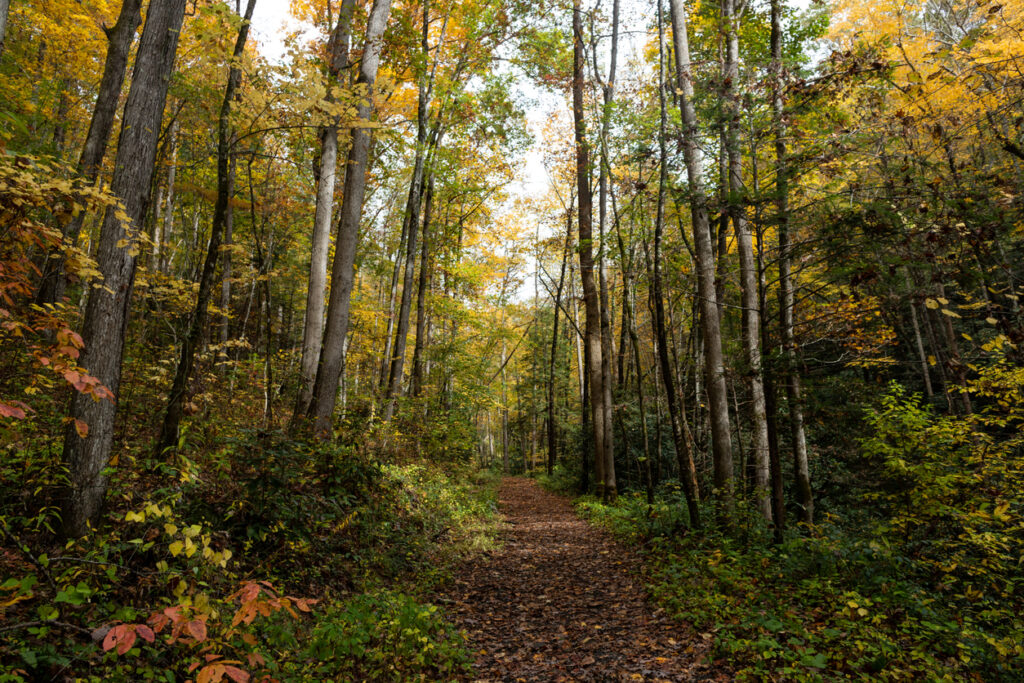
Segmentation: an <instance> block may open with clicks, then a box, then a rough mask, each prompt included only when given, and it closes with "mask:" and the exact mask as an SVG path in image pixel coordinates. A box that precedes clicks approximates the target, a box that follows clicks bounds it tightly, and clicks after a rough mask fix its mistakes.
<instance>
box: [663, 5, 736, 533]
mask: <svg viewBox="0 0 1024 683" xmlns="http://www.w3.org/2000/svg"><path fill="white" fill-rule="evenodd" d="M671 3H672V33H673V40H674V43H675V58H676V79H677V81H678V83H677V85H678V87H677V90H678V92H679V104H680V110H681V114H682V122H683V130H682V133H683V159H684V162H685V164H686V173H687V178H688V179H689V182H690V213H691V215H692V221H693V242H694V254H695V256H696V261H697V264H696V265H697V296H698V298H699V299H700V314H701V323H702V327H703V332H704V371H705V378H706V384H707V392H708V404H709V413H710V419H711V444H712V459H713V468H714V484H715V493H716V498H717V500H718V501H719V505H720V508H721V512H722V513H723V514H724V515H725V516H726V517H728V516H729V514H730V513H731V511H732V507H733V462H732V441H731V436H730V434H729V397H728V393H727V388H726V384H725V367H724V361H723V358H722V331H721V325H720V319H719V316H718V296H717V293H716V291H715V257H714V251H713V249H712V245H711V232H710V221H709V218H708V199H707V192H706V191H705V189H704V178H703V175H702V172H703V169H702V168H701V161H700V152H699V148H698V144H697V143H698V140H697V138H698V126H697V114H696V111H695V110H694V107H693V76H692V73H691V68H690V44H689V36H688V35H687V26H686V10H685V7H684V5H683V0H671Z"/></svg>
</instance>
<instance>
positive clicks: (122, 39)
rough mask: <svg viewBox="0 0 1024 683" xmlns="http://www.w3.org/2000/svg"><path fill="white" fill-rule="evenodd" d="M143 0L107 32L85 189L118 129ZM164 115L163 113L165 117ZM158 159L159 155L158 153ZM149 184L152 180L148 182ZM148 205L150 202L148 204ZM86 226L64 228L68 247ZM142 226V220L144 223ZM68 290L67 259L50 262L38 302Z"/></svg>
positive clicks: (131, 2) (83, 163)
mask: <svg viewBox="0 0 1024 683" xmlns="http://www.w3.org/2000/svg"><path fill="white" fill-rule="evenodd" d="M7 4H8V0H0V21H3V22H5V23H6V21H7ZM141 5H142V0H125V1H124V3H123V4H122V5H121V11H120V13H119V14H118V17H117V23H115V24H114V26H113V28H110V29H105V32H106V35H107V56H106V60H105V61H104V64H103V76H102V78H101V79H100V87H99V90H98V91H97V93H96V105H95V107H94V108H93V112H92V120H91V121H90V123H89V132H88V133H87V134H86V137H85V144H84V145H83V146H82V155H81V157H79V160H78V168H77V171H78V175H79V176H80V177H81V182H82V185H83V186H88V185H92V184H93V183H94V182H95V181H96V178H98V177H99V173H100V165H101V164H102V163H103V157H104V156H105V155H106V152H107V145H108V143H109V141H110V134H111V132H112V131H113V129H114V119H115V118H116V115H117V105H118V103H119V102H120V100H121V88H122V87H123V86H124V75H125V71H126V69H127V67H128V55H129V53H130V52H131V47H132V42H133V41H134V40H135V32H136V31H137V30H138V28H139V24H140V23H141V21H142V17H141V15H140V13H139V8H140V6H141ZM3 33H4V30H3V28H2V27H0V54H3ZM162 114H163V112H161V115H162ZM154 157H155V151H154ZM146 182H147V183H148V182H149V179H148V178H147V179H146ZM147 201H148V200H147ZM143 215H145V214H143ZM84 223H85V212H84V211H81V212H79V214H78V215H77V216H75V217H74V218H72V219H71V222H70V223H68V225H67V226H66V227H65V228H64V243H65V244H66V245H67V246H71V247H73V246H75V245H76V244H78V237H79V235H80V234H81V232H82V225H84ZM140 225H141V219H140ZM66 288H67V273H66V272H65V270H64V258H63V256H62V255H61V256H60V257H59V258H55V259H49V260H48V263H47V272H46V273H45V274H44V277H43V281H42V283H41V285H40V289H39V293H38V296H37V300H36V302H37V303H39V304H51V303H56V302H58V301H60V300H61V299H62V298H64V290H65V289H66Z"/></svg>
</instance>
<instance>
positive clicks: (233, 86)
mask: <svg viewBox="0 0 1024 683" xmlns="http://www.w3.org/2000/svg"><path fill="white" fill-rule="evenodd" d="M255 9H256V0H249V2H248V4H247V5H246V8H245V15H244V16H243V17H242V27H241V28H240V29H239V31H238V38H237V40H236V41H235V49H234V52H233V53H232V57H231V64H232V65H231V67H230V68H229V69H228V85H227V88H225V90H224V101H223V102H222V103H221V107H220V117H219V120H218V123H217V138H218V139H217V203H216V205H215V206H214V209H213V223H212V225H211V227H210V243H209V245H208V246H207V249H206V260H205V261H204V262H203V270H202V274H201V275H200V279H199V295H198V297H197V298H196V307H195V309H194V310H193V311H192V317H191V321H190V323H189V329H188V334H187V335H186V336H185V340H184V342H183V343H182V345H181V356H180V357H179V359H178V369H177V371H176V372H175V373H174V383H173V384H172V385H171V394H170V396H169V397H168V400H167V409H166V411H165V412H164V421H163V425H162V426H161V428H160V436H159V438H157V442H156V455H157V456H160V455H162V454H164V453H167V452H168V451H171V450H173V449H174V448H176V447H177V444H178V430H179V428H180V426H181V420H182V418H183V417H184V408H185V398H186V396H187V395H188V384H189V381H190V380H191V378H192V369H193V367H194V366H195V360H196V351H198V349H199V346H200V344H201V343H202V339H203V333H204V332H205V330H206V318H207V309H208V308H209V306H210V300H211V299H212V297H213V286H214V280H215V279H216V276H217V261H218V260H219V259H220V245H221V243H222V241H223V239H224V226H225V225H227V220H228V206H229V205H230V203H231V191H232V189H233V186H234V179H233V178H232V177H231V161H230V156H231V142H232V140H231V138H232V131H231V105H232V103H233V102H234V100H235V94H236V93H237V92H238V87H239V85H240V84H241V82H242V69H241V68H240V67H238V66H236V64H237V62H238V60H239V59H240V58H241V57H242V53H243V52H245V44H246V42H247V41H248V40H249V26H250V24H251V23H252V13H253V10H255ZM268 316H269V313H268ZM268 320H269V317H268Z"/></svg>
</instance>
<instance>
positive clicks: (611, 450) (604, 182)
mask: <svg viewBox="0 0 1024 683" xmlns="http://www.w3.org/2000/svg"><path fill="white" fill-rule="evenodd" d="M595 42H596V41H595ZM596 56H597V50H596V49H595V50H594V58H595V66H594V70H595V73H598V70H597V65H596ZM618 59H619V0H614V1H613V2H612V45H611V55H610V64H609V67H608V80H607V81H606V82H605V83H604V87H603V88H602V91H603V96H604V110H603V112H602V115H601V162H600V168H599V169H598V233H599V246H598V285H599V287H600V294H601V375H602V379H603V382H604V421H605V435H604V453H603V457H604V476H605V482H604V495H605V497H606V498H609V499H614V498H615V495H616V492H617V486H616V483H615V430H614V428H613V424H614V416H613V406H614V401H613V400H612V386H613V384H614V377H613V372H612V358H613V355H614V350H613V346H614V345H613V343H612V322H611V299H610V297H609V295H608V271H607V265H606V263H605V236H606V232H607V226H608V176H609V174H610V171H611V167H610V161H609V159H608V135H609V133H610V131H611V122H612V117H611V114H612V105H613V104H614V102H615V77H616V72H617V67H618ZM619 381H621V378H619Z"/></svg>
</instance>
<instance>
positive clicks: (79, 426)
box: [75, 419, 89, 439]
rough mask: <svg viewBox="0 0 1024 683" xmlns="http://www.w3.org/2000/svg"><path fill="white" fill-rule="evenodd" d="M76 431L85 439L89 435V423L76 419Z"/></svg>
mask: <svg viewBox="0 0 1024 683" xmlns="http://www.w3.org/2000/svg"><path fill="white" fill-rule="evenodd" d="M75 431H76V432H78V436H79V437H81V438H83V439H84V438H85V437H87V436H89V425H88V424H86V423H85V422H82V421H81V420H78V419H76V420H75Z"/></svg>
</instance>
